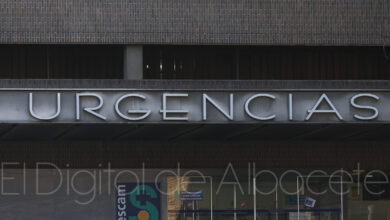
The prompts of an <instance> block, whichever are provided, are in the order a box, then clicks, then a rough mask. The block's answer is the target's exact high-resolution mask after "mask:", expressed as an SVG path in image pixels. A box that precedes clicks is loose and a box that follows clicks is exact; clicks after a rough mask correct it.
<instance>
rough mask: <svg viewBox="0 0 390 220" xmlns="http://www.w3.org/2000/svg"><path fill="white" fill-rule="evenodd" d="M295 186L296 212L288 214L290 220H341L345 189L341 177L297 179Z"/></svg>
mask: <svg viewBox="0 0 390 220" xmlns="http://www.w3.org/2000/svg"><path fill="white" fill-rule="evenodd" d="M301 181H303V184H301V183H300V182H301ZM296 186H297V192H299V193H298V194H297V195H296V199H295V201H297V204H296V207H297V208H296V209H297V210H296V212H295V213H290V215H289V216H290V219H297V220H322V219H326V220H343V199H344V196H343V193H344V191H345V187H344V184H343V179H342V177H341V176H333V177H330V176H310V177H302V178H300V177H297V181H296Z"/></svg>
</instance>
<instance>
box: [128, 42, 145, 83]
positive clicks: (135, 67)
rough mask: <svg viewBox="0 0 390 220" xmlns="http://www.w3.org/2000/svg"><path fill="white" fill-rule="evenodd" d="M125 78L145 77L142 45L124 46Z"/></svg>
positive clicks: (136, 78) (137, 78) (139, 78)
mask: <svg viewBox="0 0 390 220" xmlns="http://www.w3.org/2000/svg"><path fill="white" fill-rule="evenodd" d="M123 58H124V62H123V64H124V68H123V78H124V79H128V80H141V79H143V47H142V45H126V46H125V48H124V56H123Z"/></svg>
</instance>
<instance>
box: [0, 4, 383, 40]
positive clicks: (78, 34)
mask: <svg viewBox="0 0 390 220" xmlns="http://www.w3.org/2000/svg"><path fill="white" fill-rule="evenodd" d="M389 4H390V3H389V1H388V0H341V1H340V0H316V1H313V0H295V1H293V0H261V1H260V0H245V1H237V0H186V1H183V0H169V1H164V0H153V1H145V0H115V1H108V0H52V1H48V0H34V1H28V0H18V1H15V0H0V43H118V44H260V45H270V44H272V45H283V44H288V45H289V44H294V45H296V44H304V45H384V44H386V45H389V44H390V27H389V16H390V15H389V11H390V9H389Z"/></svg>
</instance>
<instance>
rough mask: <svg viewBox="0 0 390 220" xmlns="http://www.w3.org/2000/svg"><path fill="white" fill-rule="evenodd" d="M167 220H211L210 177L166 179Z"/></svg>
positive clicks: (211, 196) (211, 195)
mask: <svg viewBox="0 0 390 220" xmlns="http://www.w3.org/2000/svg"><path fill="white" fill-rule="evenodd" d="M167 187H168V192H170V193H169V195H168V220H212V219H213V217H212V215H213V209H212V206H213V202H212V199H213V194H212V193H213V188H212V187H213V186H212V178H211V177H204V179H203V178H200V177H183V178H177V177H168V179H167Z"/></svg>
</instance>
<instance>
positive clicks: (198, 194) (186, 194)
mask: <svg viewBox="0 0 390 220" xmlns="http://www.w3.org/2000/svg"><path fill="white" fill-rule="evenodd" d="M180 200H182V201H199V200H203V191H202V190H198V191H182V192H180Z"/></svg>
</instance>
